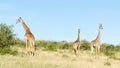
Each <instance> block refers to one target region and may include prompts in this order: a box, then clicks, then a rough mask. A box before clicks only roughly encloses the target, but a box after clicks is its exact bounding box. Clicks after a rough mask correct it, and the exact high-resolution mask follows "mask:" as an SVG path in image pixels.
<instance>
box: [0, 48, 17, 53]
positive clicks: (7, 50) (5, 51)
mask: <svg viewBox="0 0 120 68" xmlns="http://www.w3.org/2000/svg"><path fill="white" fill-rule="evenodd" d="M5 54H11V55H17V54H18V52H17V51H16V50H14V51H13V50H11V49H10V48H9V47H6V48H4V49H1V50H0V55H5Z"/></svg>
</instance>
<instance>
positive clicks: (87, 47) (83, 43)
mask: <svg viewBox="0 0 120 68" xmlns="http://www.w3.org/2000/svg"><path fill="white" fill-rule="evenodd" d="M80 50H90V43H89V42H88V41H86V40H82V41H81V46H80Z"/></svg>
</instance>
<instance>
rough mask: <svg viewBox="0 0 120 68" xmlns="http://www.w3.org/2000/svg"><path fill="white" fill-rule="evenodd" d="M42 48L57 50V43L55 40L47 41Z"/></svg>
mask: <svg viewBox="0 0 120 68" xmlns="http://www.w3.org/2000/svg"><path fill="white" fill-rule="evenodd" d="M44 46H45V47H44V49H43V50H46V51H57V49H58V45H57V42H53V41H51V42H48V43H47V45H44Z"/></svg>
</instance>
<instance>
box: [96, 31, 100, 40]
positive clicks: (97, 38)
mask: <svg viewBox="0 0 120 68" xmlns="http://www.w3.org/2000/svg"><path fill="white" fill-rule="evenodd" d="M96 40H98V41H100V29H99V30H98V35H97V37H96Z"/></svg>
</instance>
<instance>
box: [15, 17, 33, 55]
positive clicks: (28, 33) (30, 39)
mask: <svg viewBox="0 0 120 68" xmlns="http://www.w3.org/2000/svg"><path fill="white" fill-rule="evenodd" d="M18 22H19V23H21V24H22V26H23V28H24V30H25V35H24V39H25V42H26V49H27V51H28V53H30V54H32V55H34V52H35V38H34V35H33V34H32V33H31V31H30V28H29V27H28V26H27V25H26V24H25V22H24V21H23V19H22V18H21V17H19V18H18V20H17V22H16V24H17V23H18Z"/></svg>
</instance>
